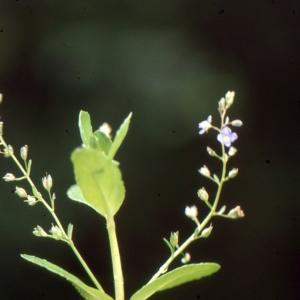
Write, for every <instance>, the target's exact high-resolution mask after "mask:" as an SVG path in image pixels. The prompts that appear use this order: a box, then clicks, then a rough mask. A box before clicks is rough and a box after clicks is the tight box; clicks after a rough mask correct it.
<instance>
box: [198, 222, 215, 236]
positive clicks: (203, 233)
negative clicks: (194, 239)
mask: <svg viewBox="0 0 300 300" xmlns="http://www.w3.org/2000/svg"><path fill="white" fill-rule="evenodd" d="M212 229H213V227H212V224H211V223H210V225H209V227H207V228H205V229H203V231H202V232H201V235H200V237H203V238H207V237H209V235H210V234H211V231H212Z"/></svg>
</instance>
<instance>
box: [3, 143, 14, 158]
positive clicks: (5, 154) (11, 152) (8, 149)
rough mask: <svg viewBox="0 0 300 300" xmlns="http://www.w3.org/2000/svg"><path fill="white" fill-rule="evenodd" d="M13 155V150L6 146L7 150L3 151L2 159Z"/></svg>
mask: <svg viewBox="0 0 300 300" xmlns="http://www.w3.org/2000/svg"><path fill="white" fill-rule="evenodd" d="M12 154H14V149H13V147H12V146H11V145H8V146H7V148H5V149H4V157H10V156H11V155H12Z"/></svg>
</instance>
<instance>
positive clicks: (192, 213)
mask: <svg viewBox="0 0 300 300" xmlns="http://www.w3.org/2000/svg"><path fill="white" fill-rule="evenodd" d="M185 214H186V215H187V216H188V217H189V218H191V219H194V218H196V217H197V216H198V209H197V207H196V206H195V205H193V206H192V207H189V206H187V207H186V208H185Z"/></svg>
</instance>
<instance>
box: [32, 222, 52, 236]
mask: <svg viewBox="0 0 300 300" xmlns="http://www.w3.org/2000/svg"><path fill="white" fill-rule="evenodd" d="M32 233H33V234H34V235H35V236H39V237H47V236H49V234H47V233H46V232H45V230H44V229H43V228H42V227H41V226H39V225H38V226H37V227H35V228H34V230H33V232H32Z"/></svg>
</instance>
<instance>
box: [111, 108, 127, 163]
mask: <svg viewBox="0 0 300 300" xmlns="http://www.w3.org/2000/svg"><path fill="white" fill-rule="evenodd" d="M131 116H132V113H130V114H129V115H128V117H127V118H126V119H125V120H124V122H123V124H122V125H121V126H120V128H119V130H118V131H117V133H116V135H115V138H114V140H113V143H112V145H111V148H110V151H109V153H108V157H109V158H111V159H113V158H114V156H115V155H116V153H117V151H118V149H119V148H120V146H121V144H122V142H123V140H124V138H125V136H126V134H127V131H128V128H129V123H130V118H131Z"/></svg>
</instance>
